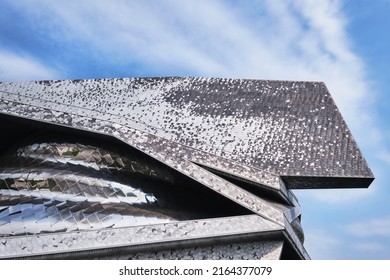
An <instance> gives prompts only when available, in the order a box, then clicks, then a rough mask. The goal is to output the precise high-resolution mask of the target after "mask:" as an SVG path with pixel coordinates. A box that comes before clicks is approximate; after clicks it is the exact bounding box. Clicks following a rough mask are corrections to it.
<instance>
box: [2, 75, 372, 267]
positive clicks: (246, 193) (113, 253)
mask: <svg viewBox="0 0 390 280" xmlns="http://www.w3.org/2000/svg"><path fill="white" fill-rule="evenodd" d="M0 94H1V99H0V124H1V128H2V131H3V137H2V139H1V147H0V240H1V242H0V258H45V259H46V258H60V259H63V258H83V259H87V258H99V259H112V258H114V259H115V258H117V259H309V258H310V257H309V254H308V253H307V252H306V250H305V248H304V246H303V244H304V234H303V230H302V228H301V223H300V220H301V209H300V206H299V204H298V201H297V198H296V197H295V195H294V194H293V193H292V191H291V190H293V189H313V188H314V189H315V188H364V187H368V186H369V185H370V183H371V182H372V180H373V179H374V177H373V174H372V172H371V170H370V168H369V167H368V165H367V163H366V161H365V159H364V157H363V155H362V154H361V152H360V150H359V148H358V146H357V144H356V142H355V140H354V139H353V137H352V135H351V133H350V131H349V129H348V127H347V125H346V123H345V121H344V120H343V117H342V116H341V114H340V112H339V111H338V109H337V106H336V105H335V103H334V101H333V99H332V97H331V95H330V93H329V92H328V90H327V88H326V86H325V85H324V84H323V83H321V82H293V81H264V80H240V79H217V78H186V77H168V78H130V79H94V80H61V81H30V82H11V83H0Z"/></svg>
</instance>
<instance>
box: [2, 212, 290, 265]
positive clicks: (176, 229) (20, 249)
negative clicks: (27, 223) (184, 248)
mask: <svg viewBox="0 0 390 280" xmlns="http://www.w3.org/2000/svg"><path fill="white" fill-rule="evenodd" d="M281 230H283V227H282V226H280V225H277V224H275V223H273V222H270V221H267V220H266V219H263V218H261V217H259V216H258V215H249V216H239V217H228V218H218V219H207V220H192V221H182V222H171V223H165V224H155V225H145V226H135V227H125V228H117V229H104V230H98V231H96V230H93V231H80V232H68V233H58V234H39V235H28V236H20V237H8V238H6V237H4V238H1V242H0V258H16V257H23V256H34V255H46V254H59V253H71V252H77V251H85V250H99V249H100V250H102V249H110V248H116V247H128V246H140V245H145V246H146V245H148V244H149V245H150V244H154V243H155V244H156V248H158V246H159V245H158V244H160V243H161V242H179V241H184V240H194V241H193V242H194V243H196V240H197V239H205V238H217V237H219V238H222V237H229V236H230V237H231V236H235V235H236V236H239V235H247V234H250V233H252V234H256V233H264V234H267V233H271V232H280V231H281Z"/></svg>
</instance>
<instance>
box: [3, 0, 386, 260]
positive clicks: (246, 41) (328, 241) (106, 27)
mask: <svg viewBox="0 0 390 280" xmlns="http://www.w3.org/2000/svg"><path fill="white" fill-rule="evenodd" d="M389 14H390V1H388V0H371V1H369V0H349V1H348V0H343V1H342V0H340V1H338V0H294V1H293V0H280V1H279V0H273V1H271V0H269V1H267V0H262V1H261V0H258V1H256V0H248V1H233V0H229V1H214V0H209V1H203V0H198V1H179V0H172V1H171V0H166V1H119V0H118V1H117V0H115V1H74V0H68V1H49V0H41V1H27V0H26V1H24V0H21V1H12V0H9V1H8V0H1V1H0V81H18V80H35V79H82V78H103V77H136V76H212V77H232V78H255V79H276V80H303V81H313V80H314V81H324V82H325V83H326V84H327V86H328V88H329V90H330V92H331V94H332V96H333V98H334V99H335V101H336V103H337V105H338V106H339V108H340V110H341V112H342V114H343V115H344V117H345V119H346V121H347V123H348V125H349V127H350V129H351V130H352V133H353V134H354V136H355V138H356V141H357V143H358V144H359V146H360V148H361V150H362V151H363V154H364V155H365V157H366V158H367V160H368V162H369V165H370V167H371V168H372V169H373V172H374V174H375V176H376V180H375V181H374V183H373V184H372V185H371V187H370V188H369V189H363V190H313V191H310V190H309V191H307V190H302V191H296V194H297V195H298V198H299V200H300V203H301V206H302V208H303V221H302V222H303V226H304V230H305V233H306V243H305V246H306V248H307V250H308V252H309V254H310V255H311V256H312V258H313V259H390V203H389V199H390V186H388V182H389V181H390V141H389V140H390V125H389V121H388V120H389V119H390V111H389V109H388V108H389V106H390V97H389V95H388V94H387V89H388V84H387V83H388V81H390V70H389V68H388V66H389V65H390V51H389V50H390V35H389V32H388V30H389V28H390V17H389V16H388V15H389Z"/></svg>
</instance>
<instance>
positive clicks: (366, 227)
mask: <svg viewBox="0 0 390 280" xmlns="http://www.w3.org/2000/svg"><path fill="white" fill-rule="evenodd" d="M344 229H345V231H346V232H348V233H349V234H351V235H354V236H359V237H367V236H384V237H388V236H390V217H385V218H380V219H372V220H368V221H365V222H357V223H352V224H349V225H346V226H345V228H344Z"/></svg>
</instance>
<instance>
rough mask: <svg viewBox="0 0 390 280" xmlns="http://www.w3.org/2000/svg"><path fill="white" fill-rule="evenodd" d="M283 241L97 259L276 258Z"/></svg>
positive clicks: (278, 256) (201, 247) (172, 250)
mask: <svg viewBox="0 0 390 280" xmlns="http://www.w3.org/2000/svg"><path fill="white" fill-rule="evenodd" d="M282 248H283V241H257V242H250V243H233V244H228V245H214V246H197V247H189V248H183V249H177V248H172V249H169V250H160V251H154V252H140V253H132V254H123V255H119V256H118V255H114V256H107V257H100V258H98V259H105V260H107V259H118V257H119V258H120V259H129V260H277V259H280V255H281V253H282Z"/></svg>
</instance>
